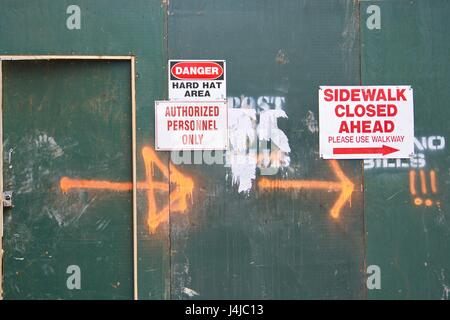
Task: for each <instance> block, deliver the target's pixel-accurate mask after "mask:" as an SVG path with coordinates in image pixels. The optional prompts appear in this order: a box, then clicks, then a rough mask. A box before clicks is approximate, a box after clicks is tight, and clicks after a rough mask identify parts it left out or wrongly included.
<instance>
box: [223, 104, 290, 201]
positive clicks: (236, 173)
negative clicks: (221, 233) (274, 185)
mask: <svg viewBox="0 0 450 320" xmlns="http://www.w3.org/2000/svg"><path fill="white" fill-rule="evenodd" d="M285 103H286V99H285V97H278V96H261V97H248V96H247V97H246V96H240V97H229V98H228V131H229V132H228V135H229V139H230V148H229V150H227V153H226V164H225V166H226V167H229V168H230V169H231V175H232V182H233V184H235V185H237V186H238V192H248V191H250V189H251V187H252V181H253V180H255V178H256V170H257V168H258V169H259V170H260V173H261V175H274V174H276V173H277V172H278V171H279V169H280V168H283V167H288V166H289V164H290V157H289V153H290V152H291V148H290V146H289V140H288V138H287V136H286V134H285V133H284V132H283V130H281V129H280V128H279V127H278V120H279V119H283V118H284V119H287V118H288V116H287V114H286V112H285V111H284V110H283V109H284V108H285Z"/></svg>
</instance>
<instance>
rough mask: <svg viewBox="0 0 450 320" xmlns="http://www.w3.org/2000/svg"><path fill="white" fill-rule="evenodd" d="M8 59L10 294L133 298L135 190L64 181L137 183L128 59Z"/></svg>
mask: <svg viewBox="0 0 450 320" xmlns="http://www.w3.org/2000/svg"><path fill="white" fill-rule="evenodd" d="M3 64H4V66H3V97H4V98H3V138H4V142H3V148H4V150H5V153H4V155H5V158H4V163H5V164H7V165H6V166H5V167H4V172H3V176H4V180H3V181H4V182H3V185H4V188H5V190H12V191H13V199H14V200H13V201H14V208H12V209H8V210H6V212H5V224H4V225H5V231H4V232H5V239H4V250H5V260H4V272H5V278H4V283H5V298H7V299H12V298H14V299H17V298H19V299H60V298H77V299H92V298H97V299H102V298H104V299H130V298H132V292H133V291H132V286H133V282H132V274H133V273H132V230H131V226H132V204H131V191H125V192H121V193H118V192H112V191H110V192H107V191H104V190H98V191H91V192H88V190H85V189H84V190H79V189H72V190H66V191H67V192H66V193H65V194H64V193H63V191H64V190H61V187H60V179H61V178H62V177H63V176H66V177H70V178H71V179H86V178H89V179H95V180H111V181H130V180H131V88H130V86H131V85H130V65H129V62H128V61H124V62H108V61H102V62H98V61H76V62H75V61H52V62H47V61H44V62H4V63H3ZM112 169H113V170H112ZM72 265H75V266H77V267H79V268H80V271H81V275H80V278H81V287H80V288H79V290H77V289H78V288H77V289H73V288H72V290H69V289H68V287H67V286H66V279H67V278H68V277H69V275H70V274H72V272H73V271H70V269H69V273H70V274H67V273H66V272H67V269H68V267H69V266H72ZM69 282H71V281H69Z"/></svg>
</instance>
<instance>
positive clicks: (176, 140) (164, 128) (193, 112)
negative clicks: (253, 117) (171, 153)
mask: <svg viewBox="0 0 450 320" xmlns="http://www.w3.org/2000/svg"><path fill="white" fill-rule="evenodd" d="M227 119H228V118H227V103H226V101H204V102H193V101H155V131H156V149H157V150H225V149H227V146H228V134H227V128H228V124H227Z"/></svg>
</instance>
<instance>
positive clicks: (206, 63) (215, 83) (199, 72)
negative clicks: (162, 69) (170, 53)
mask: <svg viewBox="0 0 450 320" xmlns="http://www.w3.org/2000/svg"><path fill="white" fill-rule="evenodd" d="M168 69H169V74H168V78H169V100H171V101H173V100H178V101H207V100H208V101H214V100H215V101H217V100H226V99H227V88H226V78H225V77H226V66H225V60H169V65H168Z"/></svg>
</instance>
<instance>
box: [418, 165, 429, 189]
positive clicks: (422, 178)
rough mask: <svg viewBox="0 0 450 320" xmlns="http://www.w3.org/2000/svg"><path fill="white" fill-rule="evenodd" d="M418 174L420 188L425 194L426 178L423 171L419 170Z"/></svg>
mask: <svg viewBox="0 0 450 320" xmlns="http://www.w3.org/2000/svg"><path fill="white" fill-rule="evenodd" d="M419 175H420V189H421V191H422V193H423V194H427V192H428V191H427V180H426V177H425V171H423V170H420V171H419Z"/></svg>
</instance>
